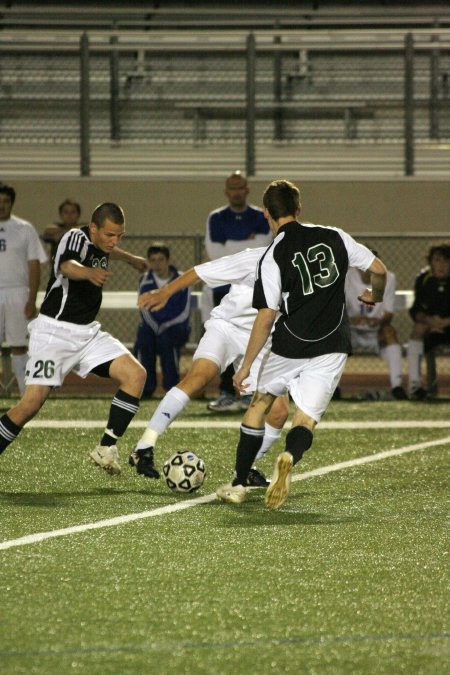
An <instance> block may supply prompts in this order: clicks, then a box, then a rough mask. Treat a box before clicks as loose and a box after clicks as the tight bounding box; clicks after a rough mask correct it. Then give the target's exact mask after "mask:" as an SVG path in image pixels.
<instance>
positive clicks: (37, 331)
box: [0, 315, 78, 452]
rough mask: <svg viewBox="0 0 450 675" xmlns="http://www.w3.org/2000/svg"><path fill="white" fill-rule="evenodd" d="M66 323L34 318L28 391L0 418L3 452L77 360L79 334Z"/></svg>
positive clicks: (27, 379) (0, 448)
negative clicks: (69, 329)
mask: <svg viewBox="0 0 450 675" xmlns="http://www.w3.org/2000/svg"><path fill="white" fill-rule="evenodd" d="M64 325H66V324H61V323H60V322H58V321H55V320H54V319H50V318H49V317H45V316H42V315H41V316H39V317H38V318H37V319H35V320H34V321H31V322H30V324H29V331H30V339H29V358H28V361H27V367H26V376H25V384H26V387H25V392H24V395H23V396H22V398H21V399H20V401H19V402H18V403H17V404H16V405H15V406H14V407H12V408H11V409H10V410H9V411H8V412H7V413H6V415H3V417H2V418H1V419H0V452H1V451H3V450H4V449H5V448H6V447H7V446H8V445H9V443H12V441H13V440H14V439H15V438H16V437H17V436H18V434H19V433H20V431H21V430H22V427H23V426H24V424H26V423H27V422H28V421H29V420H31V419H32V418H33V417H34V416H35V415H36V414H37V412H38V411H39V410H40V408H41V407H42V405H43V404H44V402H45V400H46V399H47V397H48V395H49V393H50V391H51V389H52V388H53V387H59V386H61V384H62V382H63V381H64V377H65V375H66V374H67V373H68V372H69V371H70V370H71V369H72V367H73V366H74V364H75V363H76V361H77V358H78V350H77V349H76V348H75V347H74V344H75V343H76V338H74V336H73V335H72V334H70V335H67V334H66V333H65V331H64ZM76 330H77V329H76V327H75V331H76Z"/></svg>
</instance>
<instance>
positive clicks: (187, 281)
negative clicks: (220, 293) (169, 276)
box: [138, 267, 200, 312]
mask: <svg viewBox="0 0 450 675" xmlns="http://www.w3.org/2000/svg"><path fill="white" fill-rule="evenodd" d="M198 281H200V277H199V276H198V274H197V272H196V271H195V269H194V268H193V267H191V269H189V270H188V271H187V272H184V274H182V275H181V276H179V277H177V278H176V279H174V280H173V281H171V282H170V283H169V284H166V285H165V286H163V287H162V288H160V289H159V290H157V291H149V292H148V293H142V295H140V296H139V298H138V306H139V307H140V308H141V309H151V310H153V311H154V312H157V311H158V310H160V309H162V308H163V307H164V306H165V305H166V304H167V301H168V300H169V298H171V297H172V295H174V293H178V291H182V290H183V289H185V288H187V287H188V286H193V285H194V284H196V283H197V282H198Z"/></svg>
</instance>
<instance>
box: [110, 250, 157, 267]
mask: <svg viewBox="0 0 450 675" xmlns="http://www.w3.org/2000/svg"><path fill="white" fill-rule="evenodd" d="M109 257H110V260H121V261H122V262H126V263H127V264H128V265H131V267H134V268H135V269H136V270H137V271H138V272H146V271H147V270H148V260H147V259H146V258H143V257H142V256H140V255H134V254H133V253H130V252H129V251H125V250H124V249H123V248H119V247H118V246H116V247H115V248H114V249H113V250H112V251H111V253H110V254H109Z"/></svg>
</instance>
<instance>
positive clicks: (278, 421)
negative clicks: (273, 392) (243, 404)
mask: <svg viewBox="0 0 450 675" xmlns="http://www.w3.org/2000/svg"><path fill="white" fill-rule="evenodd" d="M288 417H289V401H288V400H287V398H286V397H285V396H279V397H278V398H276V399H275V401H274V403H273V406H272V408H271V410H270V413H269V415H268V417H267V422H268V423H269V424H270V425H271V426H273V427H276V428H277V429H281V427H283V426H284V423H285V422H286V420H287V418H288Z"/></svg>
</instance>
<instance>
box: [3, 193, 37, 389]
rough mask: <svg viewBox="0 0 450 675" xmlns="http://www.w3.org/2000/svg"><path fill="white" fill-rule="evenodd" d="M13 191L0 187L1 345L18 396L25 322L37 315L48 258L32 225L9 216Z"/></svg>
mask: <svg viewBox="0 0 450 675" xmlns="http://www.w3.org/2000/svg"><path fill="white" fill-rule="evenodd" d="M15 199H16V192H15V190H14V188H13V187H11V186H10V185H4V184H0V343H2V342H3V341H6V342H7V344H8V345H9V346H10V347H11V365H12V368H13V371H14V375H15V376H16V380H17V384H18V386H19V391H20V394H23V392H24V390H25V367H26V364H27V345H28V332H27V327H28V321H30V320H31V319H32V318H33V317H34V315H35V313H36V296H37V292H38V289H39V282H40V278H41V263H44V262H46V261H47V256H46V254H45V251H44V249H43V247H42V244H41V242H40V241H39V236H38V234H37V232H36V230H35V229H34V227H33V225H31V223H29V222H27V221H26V220H23V219H22V218H18V217H17V216H14V215H12V214H11V211H12V207H13V205H14V202H15Z"/></svg>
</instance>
